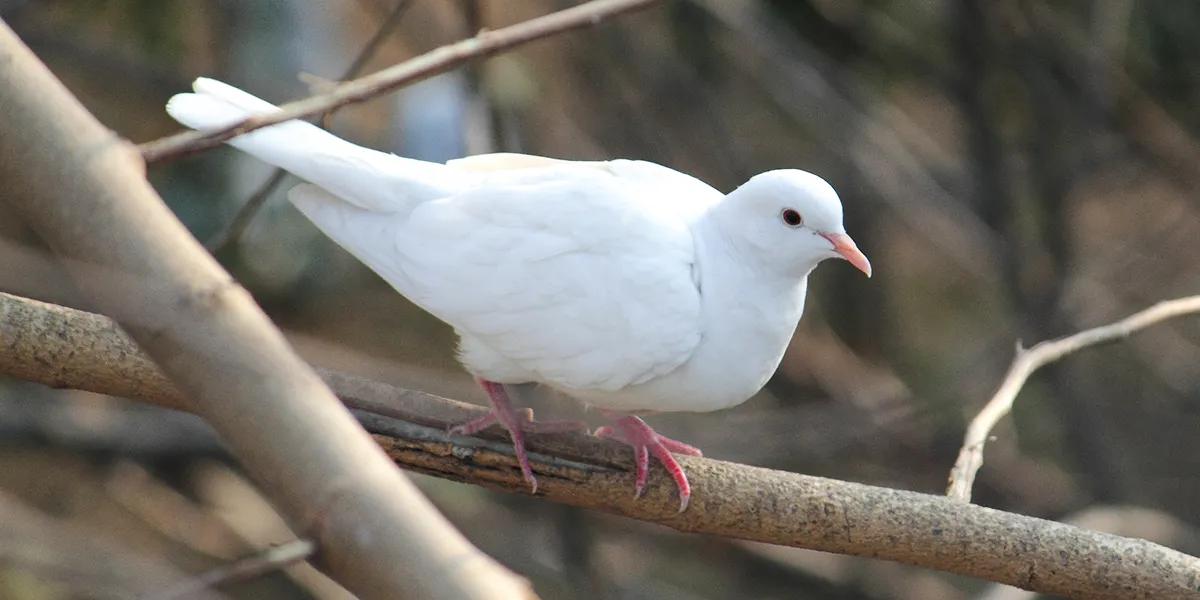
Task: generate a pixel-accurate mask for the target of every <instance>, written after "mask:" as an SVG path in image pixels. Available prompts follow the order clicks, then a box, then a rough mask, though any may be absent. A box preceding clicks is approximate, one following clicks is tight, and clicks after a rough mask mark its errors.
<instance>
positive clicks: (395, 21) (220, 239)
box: [204, 0, 412, 254]
mask: <svg viewBox="0 0 1200 600" xmlns="http://www.w3.org/2000/svg"><path fill="white" fill-rule="evenodd" d="M409 6H412V0H400V1H399V2H397V3H396V6H395V8H393V9H392V10H391V12H390V13H389V14H388V16H387V18H385V19H384V20H383V23H381V24H380V25H379V28H378V29H376V30H375V35H372V36H371V39H370V40H367V43H366V45H364V46H363V48H362V50H360V51H359V52H358V56H355V57H354V60H353V61H352V62H351V63H350V66H349V67H346V71H345V72H344V73H342V76H341V77H340V78H339V80H340V81H345V80H347V79H351V78H353V77H356V76H358V73H359V72H360V71H361V70H362V68H363V66H365V65H366V64H367V62H368V61H370V60H371V58H373V57H374V56H375V53H376V52H377V51H378V50H379V47H380V46H381V45H382V44H383V41H384V40H386V39H387V37H388V36H389V35H391V34H392V31H393V30H395V29H396V27H397V26H399V25H400V20H401V17H403V16H404V13H405V11H406V10H408V7H409ZM335 112H337V109H336V108H333V109H330V110H328V111H326V112H325V113H324V114H322V115H321V118H320V122H321V128H322V129H329V119H330V118H331V117H333V114H334V113H335ZM286 176H287V171H285V170H283V169H280V168H278V167H277V168H276V169H275V171H274V172H272V173H271V176H270V177H268V178H267V180H266V181H264V182H263V184H262V185H261V186H259V188H258V190H256V191H255V192H254V193H253V194H251V195H250V197H249V198H248V199H246V201H245V202H243V203H242V205H241V208H239V209H238V211H237V213H236V214H234V215H233V218H232V219H230V220H229V223H227V224H226V225H225V227H222V228H221V230H220V231H218V232H217V233H216V235H214V236H212V237H211V238H209V239H208V241H207V242H205V243H204V247H205V248H207V249H208V251H209V252H211V253H213V254H216V253H218V252H220V251H222V250H224V249H225V247H226V246H228V245H230V244H233V243H235V242H237V241H238V240H240V239H241V238H242V234H243V233H245V231H246V228H247V227H249V226H250V222H251V221H253V220H254V216H255V215H257V214H258V211H259V210H262V207H263V206H266V203H267V198H270V197H271V194H272V193H274V192H275V189H276V188H278V187H279V184H281V183H283V180H284V179H285V178H286Z"/></svg>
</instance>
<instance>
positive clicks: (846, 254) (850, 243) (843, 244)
mask: <svg viewBox="0 0 1200 600" xmlns="http://www.w3.org/2000/svg"><path fill="white" fill-rule="evenodd" d="M820 235H821V237H823V238H825V239H827V240H829V243H830V244H833V251H834V252H837V253H838V254H840V255H842V258H844V259H846V260H848V261H850V264H852V265H854V268H856V269H858V270H859V271H862V272H863V273H865V274H866V275H867V277H870V276H871V261H869V260H867V255H865V254H863V253H862V250H859V249H858V245H857V244H855V243H854V240H852V239H850V236H848V235H846V234H844V233H822V234H820Z"/></svg>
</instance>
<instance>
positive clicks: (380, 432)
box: [0, 293, 1200, 599]
mask: <svg viewBox="0 0 1200 600" xmlns="http://www.w3.org/2000/svg"><path fill="white" fill-rule="evenodd" d="M0 339H2V340H5V343H4V344H2V345H0V373H4V374H8V375H13V376H17V377H21V378H24V379H28V380H30V381H37V382H42V383H48V384H52V385H57V386H72V387H79V388H81V389H89V390H95V391H104V392H106V393H110V394H117V395H125V396H129V397H136V398H140V399H142V400H146V401H148V402H151V403H154V404H159V405H168V406H179V405H180V403H179V398H178V392H176V391H174V389H173V388H172V387H171V384H170V382H168V381H167V380H166V378H164V377H163V376H162V375H161V373H158V372H157V371H155V370H152V369H147V368H146V366H147V365H150V363H149V360H148V359H147V358H146V357H145V355H143V354H141V353H140V352H139V351H138V349H137V347H136V346H135V345H134V344H133V342H132V340H130V339H129V338H128V337H127V336H125V335H124V334H123V333H122V332H121V331H120V330H119V329H118V328H117V327H116V326H115V325H114V324H113V323H112V322H111V321H110V320H108V319H106V318H105V317H102V316H100V315H95V314H91V313H85V312H82V311H77V310H73V309H68V308H64V307H61V306H54V305H48V304H45V303H42V302H37V301H34V300H28V299H24V298H19V297H16V296H11V295H8V294H3V293H0ZM122 375H123V376H122ZM321 376H322V377H323V378H324V379H325V381H326V382H327V383H328V384H329V386H330V387H331V388H332V389H334V390H336V392H337V395H338V397H339V398H340V399H341V400H342V402H344V403H345V404H347V405H349V406H353V407H355V410H354V413H355V416H356V417H357V418H358V419H359V422H360V423H362V425H363V426H364V427H365V428H366V429H367V430H368V431H371V432H372V433H373V434H374V438H375V442H376V443H377V444H379V445H380V446H381V447H382V448H383V449H384V450H385V451H386V452H387V454H388V456H390V457H391V458H392V460H394V461H395V462H396V463H397V464H398V465H400V466H402V467H404V468H406V469H412V470H415V471H419V472H423V473H428V474H431V475H436V476H438V477H444V478H448V479H452V480H456V481H462V482H466V483H473V484H476V485H482V486H485V487H488V488H491V489H497V490H502V491H505V492H508V493H514V494H529V493H530V492H529V486H528V485H527V484H526V483H525V482H524V480H523V479H522V476H521V471H520V469H519V468H518V467H517V464H516V460H515V459H514V457H513V455H512V444H511V443H510V442H509V441H508V440H507V438H506V437H505V435H504V433H503V432H502V431H485V432H481V433H480V436H481V437H484V438H486V439H478V438H474V437H464V436H458V435H450V434H448V433H447V432H446V429H447V424H449V423H459V422H463V421H465V420H468V419H470V418H472V417H476V416H479V414H481V413H482V412H483V408H482V407H479V406H475V405H469V404H465V403H462V402H457V401H454V400H449V399H445V398H439V397H437V396H432V395H429V394H425V393H422V392H417V391H413V390H406V389H403V388H398V387H395V386H391V385H387V384H384V383H380V382H375V381H370V380H366V379H362V378H360V377H355V376H352V375H345V374H339V373H334V372H329V371H326V372H323V373H321ZM262 433H268V434H273V432H269V431H268V432H262ZM314 441H316V440H314ZM528 442H529V449H530V450H531V451H532V452H531V453H530V460H531V461H532V463H533V468H534V471H535V472H536V473H537V475H538V480H539V482H540V484H539V486H538V492H537V495H538V496H539V497H541V498H544V499H546V500H549V501H553V502H560V503H564V504H570V505H573V506H579V507H585V508H590V509H594V510H602V511H606V512H611V513H616V514H620V515H624V516H627V517H631V518H634V519H639V520H643V521H648V522H652V523H659V524H662V525H666V526H668V527H672V528H675V529H678V530H680V531H689V532H696V533H703V534H708V535H719V536H726V537H732V538H738V539H746V540H755V541H760V542H768V543H773V544H783V545H789V546H796V547H802V548H811V549H815V550H822V551H826V552H837V553H842V554H850V555H856V556H870V557H875V558H884V559H888V560H895V561H899V562H903V563H907V564H913V565H920V566H925V567H929V568H933V569H940V570H943V571H948V572H952V573H959V574H962V575H968V576H972V577H979V578H982V579H988V580H991V581H998V582H1003V583H1008V584H1010V585H1017V586H1020V587H1024V588H1027V589H1033V590H1038V591H1041V592H1044V593H1049V594H1056V595H1062V596H1069V597H1080V598H1084V597H1086V598H1155V599H1162V598H1189V597H1195V594H1196V592H1197V591H1198V590H1200V559H1197V558H1195V557H1190V556H1187V555H1185V554H1182V553H1179V552H1176V551H1174V550H1170V549H1168V548H1164V547H1162V546H1160V545H1157V544H1153V543H1150V542H1147V541H1145V540H1138V539H1130V538H1123V537H1118V536H1114V535H1107V534H1102V533H1096V532H1092V531H1087V530H1085V529H1080V528H1079V527H1073V526H1070V525H1065V524H1062V523H1053V522H1050V521H1044V520H1041V519H1035V518H1032V517H1026V516H1022V515H1017V514H1012V513H1007V512H1002V511H998V510H992V509H989V508H984V507H981V506H976V505H973V504H968V503H962V502H955V501H953V500H951V499H948V498H945V497H941V496H934V495H930V494H919V493H915V492H909V491H903V490H894V489H888V488H881V487H874V486H868V485H860V484H856V483H850V482H845V481H837V480H833V479H825V478H821V477H811V476H807V475H801V474H797V473H787V472H783V471H775V470H771V469H761V468H756V467H751V466H747V465H739V464H733V463H727V462H721V461H716V460H711V459H703V458H697V457H690V456H681V457H679V460H680V461H681V462H683V463H684V466H685V468H686V469H687V471H688V478H689V479H690V480H691V481H692V487H693V489H694V490H695V495H694V496H693V499H692V503H691V505H690V506H689V507H688V510H687V511H686V512H683V513H680V512H678V506H679V505H678V499H676V498H673V496H674V493H675V492H674V490H675V487H674V485H673V483H672V482H671V480H670V478H669V476H668V475H667V474H666V472H665V471H663V470H662V469H657V468H656V469H653V470H652V472H651V477H650V485H649V487H648V489H647V492H646V494H645V495H643V496H642V497H641V498H634V497H633V494H632V493H630V490H631V489H632V488H633V475H632V474H631V473H630V464H631V460H630V454H629V451H628V448H622V447H621V445H620V444H616V443H613V442H608V441H605V440H599V439H597V438H595V437H592V436H587V435H582V434H556V435H535V436H531V438H530V439H529V440H528ZM359 518H360V519H361V518H362V516H361V515H359ZM367 537H370V536H367Z"/></svg>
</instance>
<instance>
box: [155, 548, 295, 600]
mask: <svg viewBox="0 0 1200 600" xmlns="http://www.w3.org/2000/svg"><path fill="white" fill-rule="evenodd" d="M316 550H317V547H316V545H314V544H313V543H312V542H311V541H310V540H306V539H297V540H292V541H290V542H288V543H286V544H281V545H279V546H272V547H270V548H267V549H266V550H263V551H262V552H259V553H256V554H253V555H251V556H247V557H245V558H243V559H240V560H236V561H233V562H231V563H228V564H224V565H221V566H219V567H217V568H215V569H210V570H208V571H205V572H203V573H200V574H198V575H195V576H193V577H188V578H187V579H184V580H182V581H180V582H179V583H177V584H175V585H173V586H171V587H169V588H167V589H165V590H163V591H162V592H158V593H152V594H147V595H145V596H143V597H142V598H141V600H175V599H176V598H191V597H193V596H195V595H196V594H197V593H198V592H202V591H204V590H209V589H213V588H216V587H219V586H222V585H228V584H230V583H235V582H238V581H245V580H247V579H253V578H255V577H258V576H260V575H264V574H266V573H270V572H271V571H276V570H279V569H283V568H286V567H287V566H289V565H292V564H295V563H298V562H300V561H303V560H306V559H307V558H308V557H310V556H312V555H313V553H314V552H316Z"/></svg>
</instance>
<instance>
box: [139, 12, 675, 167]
mask: <svg viewBox="0 0 1200 600" xmlns="http://www.w3.org/2000/svg"><path fill="white" fill-rule="evenodd" d="M657 1H658V0H592V1H591V2H586V3H584V4H581V5H578V6H573V7H571V8H567V9H563V10H561V11H559V12H556V13H552V14H549V15H545V16H542V17H537V18H535V19H530V20H528V21H525V22H523V23H519V24H517V25H511V26H509V27H505V28H503V29H497V30H494V31H481V32H479V34H478V35H476V36H475V37H472V38H469V39H465V40H462V41H460V42H456V43H453V44H449V45H446V46H442V47H440V48H437V49H436V50H433V51H430V52H429V53H427V54H424V55H422V56H418V57H416V58H413V59H411V60H408V61H405V62H403V63H400V64H398V65H393V66H391V67H388V68H386V69H383V70H382V71H378V72H375V73H372V74H370V75H367V76H366V77H362V78H360V79H356V80H354V81H346V82H342V83H340V84H338V85H337V87H335V88H333V89H332V90H330V91H328V92H325V93H323V94H319V95H317V96H312V97H309V98H305V99H303V100H297V101H294V102H289V103H287V104H282V105H280V107H279V111H278V112H275V113H271V114H269V115H263V116H257V117H251V118H248V119H246V120H244V121H242V122H240V123H233V124H231V125H229V126H228V127H224V128H222V129H218V130H215V131H205V132H198V131H185V132H183V133H178V134H175V135H173V136H170V137H167V138H162V139H159V140H154V141H151V142H146V143H144V144H142V145H141V146H140V148H139V149H140V150H141V153H142V158H143V159H144V160H145V161H146V163H147V164H153V163H156V162H161V161H164V160H169V159H172V158H178V157H180V156H183V155H187V154H193V153H195V152H199V151H201V150H205V149H209V148H215V147H217V146H219V145H220V144H221V143H222V142H224V141H225V140H228V139H229V138H232V137H235V136H238V135H241V134H244V133H248V132H251V131H254V130H255V129H259V128H262V127H267V126H268V125H273V124H276V123H282V122H284V121H290V120H292V119H304V118H307V117H312V116H316V115H325V114H329V113H330V112H331V111H333V110H335V109H337V108H339V107H341V106H345V105H347V104H351V103H354V102H362V101H363V100H368V99H370V98H373V97H375V96H378V95H380V94H385V93H387V92H390V91H392V90H395V89H396V88H398V87H401V86H404V85H407V84H411V83H415V82H417V81H420V80H422V79H425V78H426V77H432V76H434V75H437V74H438V73H442V72H445V71H447V70H450V69H453V68H455V67H457V66H458V65H460V64H462V63H464V62H467V61H469V60H471V59H475V58H480V57H484V56H491V55H493V54H495V53H497V52H503V51H505V50H509V49H512V48H515V47H517V46H520V45H522V44H526V43H529V42H532V41H535V40H538V39H542V38H545V37H548V36H552V35H555V34H559V33H564V32H567V31H572V30H575V29H579V28H581V27H590V26H593V25H596V24H598V23H600V22H601V21H603V20H604V19H607V18H609V17H613V16H616V15H619V14H622V13H625V12H629V11H632V10H637V9H641V8H646V7H648V6H650V5H651V4H654V3H655V2H657Z"/></svg>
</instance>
